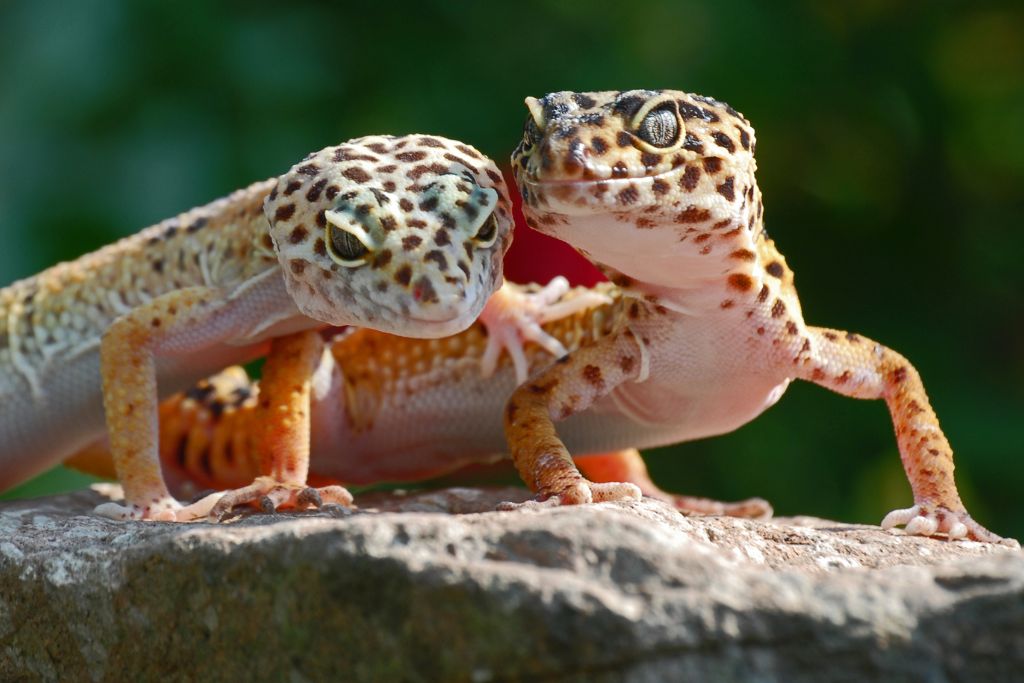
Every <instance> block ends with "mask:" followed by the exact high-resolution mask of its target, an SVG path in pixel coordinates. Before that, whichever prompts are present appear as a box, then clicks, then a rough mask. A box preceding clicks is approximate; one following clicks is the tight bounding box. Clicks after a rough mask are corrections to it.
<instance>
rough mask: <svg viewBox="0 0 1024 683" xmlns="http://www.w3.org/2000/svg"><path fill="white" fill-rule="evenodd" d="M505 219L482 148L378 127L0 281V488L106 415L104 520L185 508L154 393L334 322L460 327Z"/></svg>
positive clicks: (86, 438)
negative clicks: (109, 476) (164, 458)
mask: <svg viewBox="0 0 1024 683" xmlns="http://www.w3.org/2000/svg"><path fill="white" fill-rule="evenodd" d="M511 225H512V219H511V209H510V204H509V201H508V197H507V194H506V189H505V185H504V182H503V180H502V178H501V175H500V174H499V173H498V171H497V169H496V167H495V166H494V164H493V162H491V161H490V160H488V159H487V158H486V157H484V156H483V155H482V154H480V153H479V152H477V151H476V150H474V149H473V148H472V147H469V146H468V145H464V144H462V143H459V142H456V141H452V140H446V139H444V138H440V137H436V136H429V135H411V136H405V137H399V138H396V137H392V136H372V137H366V138H360V139H357V140H352V141H350V142H347V143H344V144H342V145H338V146H334V147H329V148H326V149H324V150H321V151H320V152H317V153H315V154H311V155H310V156H308V157H307V158H306V159H304V160H303V161H302V162H300V163H299V164H296V166H295V167H293V168H292V169H291V170H290V171H289V172H288V173H286V174H285V175H283V176H281V177H280V178H279V179H272V180H268V181H263V182H260V183H256V184H254V185H251V186H250V187H248V188H246V189H244V190H240V191H238V192H235V193H234V194H232V195H230V196H228V197H226V198H224V199H221V200H218V201H216V202H213V203H211V204H209V205H207V206H204V207H200V208H197V209H193V210H192V211H189V212H187V213H184V214H181V215H180V216H177V217H175V218H172V219H169V220H166V221H163V222H162V223H159V224H157V225H155V226H153V227H150V228H148V229H146V230H143V231H142V232H141V233H139V234H138V235H135V236H132V237H128V238H125V239H123V240H121V241H119V242H117V243H116V244H113V245H111V246H108V247H106V248H104V249H101V250H99V251H97V252H95V253H92V254H89V255H86V256H83V257H82V258H80V259H78V260H76V261H73V262H70V263H64V264H60V265H57V266H54V267H53V268H50V269H48V270H46V271H44V272H42V273H40V274H39V275H36V276H34V277H31V278H28V279H26V280H22V281H19V282H16V283H14V284H12V285H10V286H8V287H6V288H4V289H2V290H0V401H2V402H3V404H4V406H5V412H4V417H3V420H0V462H2V463H3V467H2V468H0V489H3V488H7V487H9V486H11V485H13V484H15V483H18V482H19V481H23V480H24V479H26V478H28V477H30V476H32V475H33V474H35V473H38V472H40V471H42V470H44V469H46V468H47V467H49V466H51V465H53V464H56V463H57V462H60V461H61V460H62V459H64V458H66V457H67V456H69V455H70V454H71V453H73V452H75V451H77V450H79V449H81V448H82V447H83V446H85V445H87V444H89V443H91V442H93V441H95V440H96V438H97V437H98V436H100V435H101V434H102V430H103V425H104V409H105V413H106V426H107V431H108V434H109V435H110V446H111V449H112V451H113V456H114V463H115V467H116V470H117V473H118V476H119V478H120V479H121V482H122V484H123V485H124V488H125V494H126V504H125V505H123V506H122V505H115V504H107V505H104V506H101V508H100V509H99V510H98V512H100V513H101V514H105V515H108V516H112V517H116V518H122V519H123V518H144V519H180V518H183V516H184V515H185V514H186V512H187V513H188V514H191V512H189V511H187V509H186V508H182V507H181V505H180V504H179V503H178V502H177V501H176V500H175V499H174V498H173V497H172V496H171V495H170V494H169V492H168V491H167V487H166V484H165V482H164V479H163V477H162V475H161V472H160V467H159V461H158V457H157V397H158V387H159V390H160V393H163V394H167V393H170V392H172V391H175V390H180V389H182V388H185V387H187V386H189V385H190V384H192V383H194V382H196V381H197V380H199V379H200V378H202V377H204V376H207V375H209V374H211V373H212V372H214V371H216V370H218V369H220V368H223V367H225V366H227V365H230V364H232V363H237V362H240V361H245V360H248V359H250V358H253V357H256V356H258V355H262V354H265V353H266V352H267V350H268V347H269V340H270V339H273V338H276V337H282V336H285V335H289V334H298V333H301V332H302V331H303V330H308V329H313V328H318V327H322V326H323V325H324V324H325V323H330V324H336V325H343V324H351V325H365V326H369V327H373V328H375V329H381V330H387V331H389V332H394V333H397V334H403V335H414V336H421V337H438V336H444V335H449V334H452V333H454V332H457V331H459V330H461V329H464V328H465V327H466V326H468V325H469V324H470V323H472V322H473V320H474V319H475V318H476V317H477V315H478V314H479V313H480V312H481V310H482V309H483V308H484V306H485V303H486V301H487V299H488V297H489V296H490V295H491V293H492V292H493V291H494V290H495V289H497V288H498V287H499V285H500V284H501V259H502V256H503V254H504V251H505V250H506V249H507V247H508V245H509V244H510V241H511V233H510V230H511ZM349 257H350V258H349ZM101 378H102V386H101ZM307 379H308V378H307ZM101 395H102V398H103V402H102V404H101V403H100V401H99V400H98V399H99V398H100V396H101ZM101 406H102V407H101ZM57 425H59V429H57V428H55V426H57Z"/></svg>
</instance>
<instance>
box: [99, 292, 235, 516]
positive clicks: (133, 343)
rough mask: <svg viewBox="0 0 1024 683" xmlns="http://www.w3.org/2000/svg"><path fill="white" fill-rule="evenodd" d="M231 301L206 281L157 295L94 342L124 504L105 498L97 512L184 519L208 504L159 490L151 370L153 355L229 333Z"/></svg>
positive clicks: (207, 343) (188, 349)
mask: <svg viewBox="0 0 1024 683" xmlns="http://www.w3.org/2000/svg"><path fill="white" fill-rule="evenodd" d="M231 307H232V304H231V303H230V302H227V303H226V302H225V299H224V297H223V293H222V292H220V291H219V290H217V289H215V288H211V287H187V288H183V289H179V290H175V291H172V292H169V293H167V294H164V295H163V296H160V297H157V298H156V299H153V300H152V301H150V302H149V303H147V304H144V305H142V306H139V307H137V308H134V309H132V310H131V311H130V312H128V313H126V314H125V315H123V316H121V317H120V318H118V319H117V320H115V321H114V323H113V324H111V326H110V327H109V329H108V330H107V331H106V333H105V334H104V335H103V338H102V340H101V342H100V370H101V373H102V376H103V405H104V409H105V411H106V416H107V433H108V434H109V435H110V449H111V453H112V456H113V460H114V468H115V470H116V471H117V475H118V479H119V480H120V481H121V484H122V485H123V487H124V495H125V505H118V504H116V503H105V504H103V505H100V506H98V507H97V508H96V512H97V514H100V515H103V516H106V517H111V518H114V519H153V520H162V521H174V520H179V521H182V520H188V519H194V518H195V517H197V516H201V514H202V512H203V511H205V510H206V509H208V508H209V506H210V505H211V504H212V503H211V501H210V499H204V500H203V501H200V502H198V503H196V504H194V505H193V506H189V507H188V508H184V507H182V505H181V504H180V503H179V502H178V501H176V500H175V499H174V497H173V496H171V494H170V492H169V491H168V490H167V485H166V483H165V481H164V478H163V474H162V473H161V471H160V460H159V457H158V452H157V438H158V430H157V411H158V404H157V369H156V359H157V356H160V355H174V354H183V355H184V354H189V353H195V352H199V351H202V350H204V349H208V348H210V347H212V346H214V345H216V344H217V343H218V342H221V341H222V340H223V339H225V338H227V337H229V336H230V335H231V333H232V332H234V330H233V327H234V326H235V325H236V321H235V319H234V318H233V316H232V314H231V313H232V311H231Z"/></svg>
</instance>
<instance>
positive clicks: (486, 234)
mask: <svg viewBox="0 0 1024 683" xmlns="http://www.w3.org/2000/svg"><path fill="white" fill-rule="evenodd" d="M497 238H498V219H497V218H496V217H495V215H494V214H493V213H492V214H491V215H490V216H489V217H488V218H487V220H485V221H484V224H483V225H481V226H480V229H479V230H477V231H476V234H475V235H473V241H474V242H476V243H477V246H478V247H484V248H486V247H489V246H491V245H492V244H494V240H496V239H497Z"/></svg>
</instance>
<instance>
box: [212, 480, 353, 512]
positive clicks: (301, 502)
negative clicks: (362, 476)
mask: <svg viewBox="0 0 1024 683" xmlns="http://www.w3.org/2000/svg"><path fill="white" fill-rule="evenodd" d="M352 501H353V498H352V494H351V493H349V492H348V490H347V489H345V488H344V487H343V486H337V485H332V486H324V487H321V488H314V487H312V486H306V485H305V484H289V483H285V482H281V481H278V480H276V479H274V478H273V477H257V478H256V479H255V480H254V481H253V483H251V484H249V485H248V486H245V487H243V488H240V489H235V490H233V491H228V492H227V493H225V494H223V496H221V498H220V500H218V501H217V504H216V505H214V506H213V508H212V509H211V510H210V513H209V516H210V517H212V518H213V519H216V520H217V521H222V520H223V519H224V518H225V517H227V516H228V515H229V514H230V513H231V512H232V511H233V510H234V509H235V508H236V507H238V506H240V505H246V504H251V503H255V504H256V505H257V506H258V507H259V510H260V512H262V513H263V514H272V513H274V512H277V511H278V510H280V509H282V508H295V509H298V510H308V509H311V508H315V509H319V508H321V507H322V506H323V505H324V503H334V504H337V505H343V506H345V507H353V505H352Z"/></svg>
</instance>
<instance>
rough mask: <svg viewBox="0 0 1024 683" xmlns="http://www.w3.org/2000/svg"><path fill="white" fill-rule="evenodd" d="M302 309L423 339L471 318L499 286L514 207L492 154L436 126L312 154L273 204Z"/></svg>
mask: <svg viewBox="0 0 1024 683" xmlns="http://www.w3.org/2000/svg"><path fill="white" fill-rule="evenodd" d="M264 212H265V213H266V215H267V218H268V220H269V221H270V237H271V239H272V241H273V245H274V248H275V250H276V252H277V256H278V259H279V261H280V263H281V266H282V270H283V273H284V277H285V282H286V284H287V287H288V291H289V293H290V294H291V296H292V298H293V299H294V300H295V302H296V304H297V305H298V307H299V309H300V310H301V311H302V313H303V314H304V315H307V316H309V317H311V318H315V319H316V320H320V321H322V322H325V323H329V324H333V325H360V326H365V327H371V328H374V329H377V330H382V331H385V332H390V333H394V334H400V335H403V336H413V337H441V336H446V335H450V334H454V333H455V332H458V331H460V330H462V329H464V328H466V327H467V326H468V325H469V324H470V323H472V322H473V320H475V319H476V317H477V315H478V314H479V313H480V310H481V309H482V308H483V305H484V303H485V302H486V301H487V298H488V297H489V296H490V295H491V293H492V292H493V291H495V290H496V289H497V288H498V287H499V286H500V284H501V276H502V270H501V262H502V257H503V255H504V253H505V251H506V250H507V248H508V246H509V245H510V244H511V240H512V234H511V228H512V214H511V209H510V203H509V199H508V195H507V192H506V189H505V183H504V181H503V179H502V177H501V174H500V173H498V170H497V168H496V167H495V165H494V163H493V162H492V161H491V160H490V159H488V158H487V157H485V156H484V155H482V154H481V153H480V152H478V151H477V150H475V149H473V148H472V147H470V146H469V145H464V144H462V143H459V142H455V141H452V140H447V139H444V138H440V137H436V136H429V135H409V136H404V137H392V136H371V137H365V138H359V139H356V140H351V141H349V142H346V143H344V144H342V145H338V146H337V147H328V148H326V149H324V150H321V151H320V152H317V153H315V154H312V155H310V156H309V157H307V158H306V159H304V160H303V161H302V162H300V163H299V164H296V165H295V166H294V167H293V168H292V169H291V170H290V171H289V172H288V173H286V174H285V175H283V176H281V177H280V178H279V179H278V182H277V186H276V187H275V188H274V190H273V191H272V192H271V193H270V195H269V196H268V197H267V199H266V201H265V202H264Z"/></svg>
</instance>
